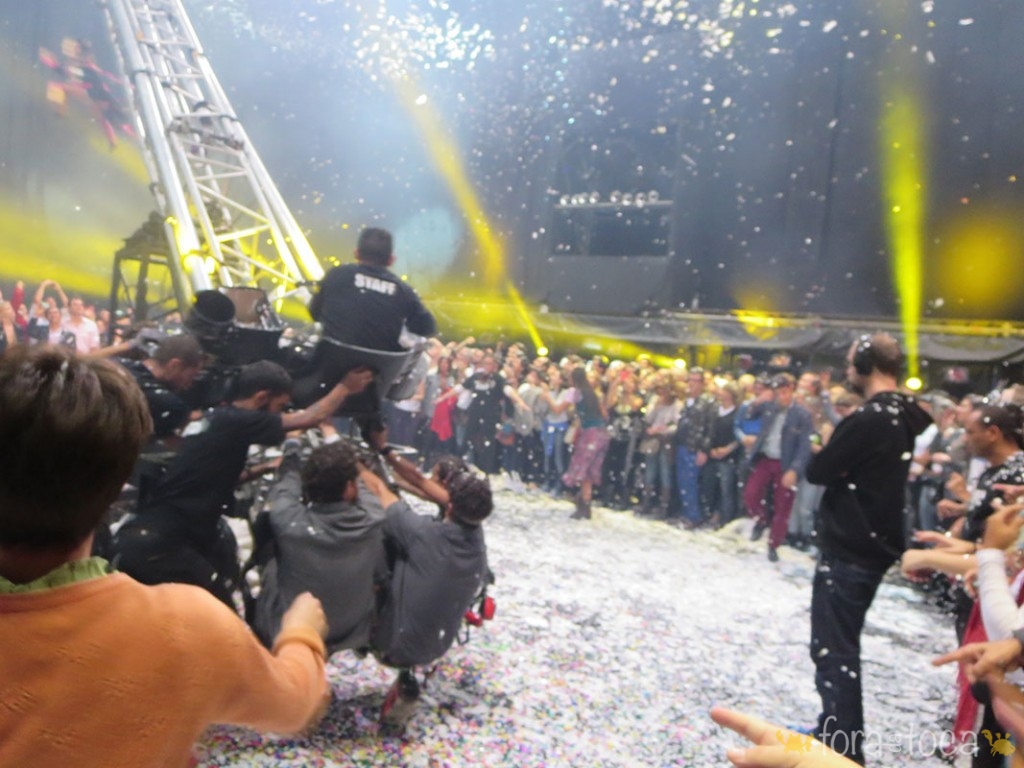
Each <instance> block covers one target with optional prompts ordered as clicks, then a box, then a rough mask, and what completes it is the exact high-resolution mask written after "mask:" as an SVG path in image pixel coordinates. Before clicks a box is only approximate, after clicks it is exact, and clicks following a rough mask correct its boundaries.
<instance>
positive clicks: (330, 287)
mask: <svg viewBox="0 0 1024 768" xmlns="http://www.w3.org/2000/svg"><path fill="white" fill-rule="evenodd" d="M394 263H395V254H394V249H393V242H392V238H391V233H390V232H388V231H387V230H384V229H377V228H375V227H368V228H367V229H364V230H363V231H362V232H360V233H359V242H358V243H357V245H356V263H355V264H342V265H341V266H339V267H334V268H333V269H331V270H330V271H329V272H328V273H327V274H326V275H325V276H324V279H323V280H322V281H321V283H320V291H319V292H318V293H317V294H315V295H314V296H313V299H312V301H310V303H309V314H310V315H311V316H312V317H313V319H314V320H317V321H318V322H320V324H321V325H322V326H323V335H324V338H325V339H330V340H332V341H336V342H341V343H342V344H346V345H351V346H356V347H365V348H368V349H376V350H381V351H384V352H401V351H403V350H404V349H405V347H403V346H402V344H401V343H400V342H399V337H400V336H401V334H402V330H403V328H404V329H406V330H408V331H409V332H410V333H414V334H417V335H419V336H433V335H434V334H435V333H436V332H437V323H436V322H435V320H434V316H433V314H431V312H430V310H428V309H427V308H426V307H424V306H423V302H421V301H420V297H419V296H418V295H417V294H416V291H414V290H413V289H412V287H411V286H409V285H408V284H407V283H406V282H404V281H403V280H402V279H401V278H400V277H398V276H397V275H396V274H394V273H393V272H392V271H391V270H390V269H388V267H390V266H391V265H392V264H394ZM323 343H324V342H321V344H323ZM335 383H336V382H335V381H326V382H323V383H322V386H324V387H329V386H331V385H333V384H335ZM385 394H386V393H385V392H381V391H379V390H378V386H377V382H376V381H375V382H374V383H373V384H372V385H371V386H370V387H368V388H367V390H366V392H365V393H363V394H362V395H361V396H360V397H359V398H358V400H352V401H350V403H349V408H350V409H355V410H356V411H358V412H366V413H372V415H371V416H363V417H362V418H360V420H359V421H360V425H361V426H362V428H363V435H364V437H366V439H367V440H368V441H369V442H371V443H372V444H374V445H383V444H384V443H385V442H386V441H387V438H386V437H384V436H383V435H384V421H383V419H382V418H381V416H380V398H381V397H383V396H384V395H385ZM301 399H308V398H302V397H300V400H301Z"/></svg>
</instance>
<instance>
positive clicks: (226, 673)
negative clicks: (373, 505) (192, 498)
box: [0, 346, 327, 768]
mask: <svg viewBox="0 0 1024 768" xmlns="http://www.w3.org/2000/svg"><path fill="white" fill-rule="evenodd" d="M151 428H152V423H151V420H150V417H149V412H148V408H147V406H146V400H145V398H144V397H143V394H142V392H141V391H140V390H139V387H138V386H137V385H136V383H135V382H134V381H133V380H132V378H131V377H130V376H129V375H128V374H127V373H126V372H125V371H124V370H123V369H122V368H120V367H119V366H117V365H115V364H113V363H110V362H106V361H103V360H87V359H83V358H79V357H76V356H75V354H74V353H73V352H70V351H68V350H65V349H63V348H58V347H49V346H36V347H15V348H14V349H11V350H9V351H8V352H7V354H5V355H4V356H3V357H2V358H0V445H4V446H9V447H11V450H9V451H7V452H6V453H5V454H4V460H3V461H2V462H0V648H3V652H2V653H0V701H2V702H3V704H4V706H0V765H11V766H13V765H19V766H20V765H33V766H66V765H104V766H110V767H112V768H115V767H118V766H124V767H125V768H127V767H128V766H132V767H134V766H143V765H145V766H156V765H186V764H188V762H189V759H190V753H191V748H192V743H193V741H194V740H195V739H196V737H197V736H199V734H200V733H202V731H203V730H204V729H205V728H206V727H207V726H208V725H209V724H211V723H234V724H239V725H247V726H250V727H253V728H258V729H265V730H273V731H278V732H281V731H286V732H293V731H298V730H301V729H302V728H304V727H305V726H307V725H308V724H310V722H311V721H313V720H314V719H315V717H316V715H317V714H318V713H319V712H320V711H322V708H323V706H324V702H325V694H326V690H327V689H326V682H325V678H324V645H323V640H322V637H323V635H324V634H325V632H326V625H325V623H324V618H323V612H322V610H321V607H320V603H319V602H318V601H317V600H316V599H315V598H313V597H312V596H311V595H308V594H306V595H301V596H300V597H299V598H298V599H297V600H296V601H295V603H294V604H293V605H292V607H291V608H290V609H289V611H288V612H287V613H286V614H285V616H284V618H283V619H282V621H281V631H280V633H279V634H278V636H277V639H276V641H275V643H274V652H273V655H272V654H271V653H269V652H267V651H266V650H265V649H264V648H263V647H262V646H261V645H260V644H259V643H258V642H257V641H256V639H255V638H254V637H253V636H252V633H251V632H250V631H249V629H248V628H247V627H246V626H245V624H244V623H243V622H242V621H241V620H240V619H239V618H238V617H237V616H236V615H235V614H234V613H233V612H232V611H231V610H230V609H229V608H227V607H226V606H225V605H223V604H222V603H221V602H219V601H218V600H217V599H216V598H215V597H213V596H212V595H210V594H209V593H207V592H206V591H204V590H202V589H199V588H197V587H193V586H186V585H182V584H166V585H162V586H158V587H148V586H143V585H141V584H139V583H138V582H136V581H133V580H132V579H131V578H129V577H128V576H126V575H124V574H120V573H110V571H109V568H108V566H107V564H106V562H105V561H103V560H102V559H99V558H94V557H90V555H89V552H90V547H91V544H92V535H93V531H94V529H95V528H96V525H97V523H98V522H99V520H100V518H101V517H102V516H103V514H104V512H105V511H106V509H107V507H108V506H109V505H110V503H111V502H113V501H114V499H115V498H116V497H117V495H118V493H119V492H120V490H121V486H122V485H123V484H124V482H125V480H126V479H127V477H128V474H129V472H130V471H131V469H132V465H133V464H134V463H135V459H136V457H137V456H138V453H139V450H140V448H141V447H142V445H143V443H144V442H145V441H146V439H147V438H148V436H149V433H150V430H151Z"/></svg>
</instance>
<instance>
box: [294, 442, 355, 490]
mask: <svg viewBox="0 0 1024 768" xmlns="http://www.w3.org/2000/svg"><path fill="white" fill-rule="evenodd" d="M358 461H359V457H358V456H356V451H355V448H353V447H352V446H351V445H350V444H349V443H346V442H345V441H344V440H341V441H339V442H337V443H327V444H326V445H321V446H319V447H318V448H314V449H313V452H312V453H310V454H309V458H308V459H306V462H305V463H304V464H303V465H302V472H301V477H302V492H303V494H305V496H306V501H309V502H311V503H313V504H328V503H330V502H332V501H341V499H342V497H343V496H344V495H345V489H346V488H348V484H349V483H352V482H355V479H356V477H358V476H359V466H358V464H357V462H358Z"/></svg>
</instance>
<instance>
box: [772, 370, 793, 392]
mask: <svg viewBox="0 0 1024 768" xmlns="http://www.w3.org/2000/svg"><path fill="white" fill-rule="evenodd" d="M795 386H796V379H794V378H793V377H792V376H791V375H790V374H788V373H778V374H776V375H774V376H772V389H781V388H782V387H795Z"/></svg>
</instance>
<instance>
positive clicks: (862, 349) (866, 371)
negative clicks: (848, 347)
mask: <svg viewBox="0 0 1024 768" xmlns="http://www.w3.org/2000/svg"><path fill="white" fill-rule="evenodd" d="M851 363H852V364H853V369H854V370H855V371H856V372H857V373H858V374H860V375H861V376H870V375H871V372H872V371H873V370H874V369H875V360H874V356H873V355H872V352H871V336H869V335H868V334H866V333H865V334H864V335H863V336H861V337H860V338H859V339H857V346H856V347H855V348H854V350H853V360H852V361H851Z"/></svg>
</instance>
